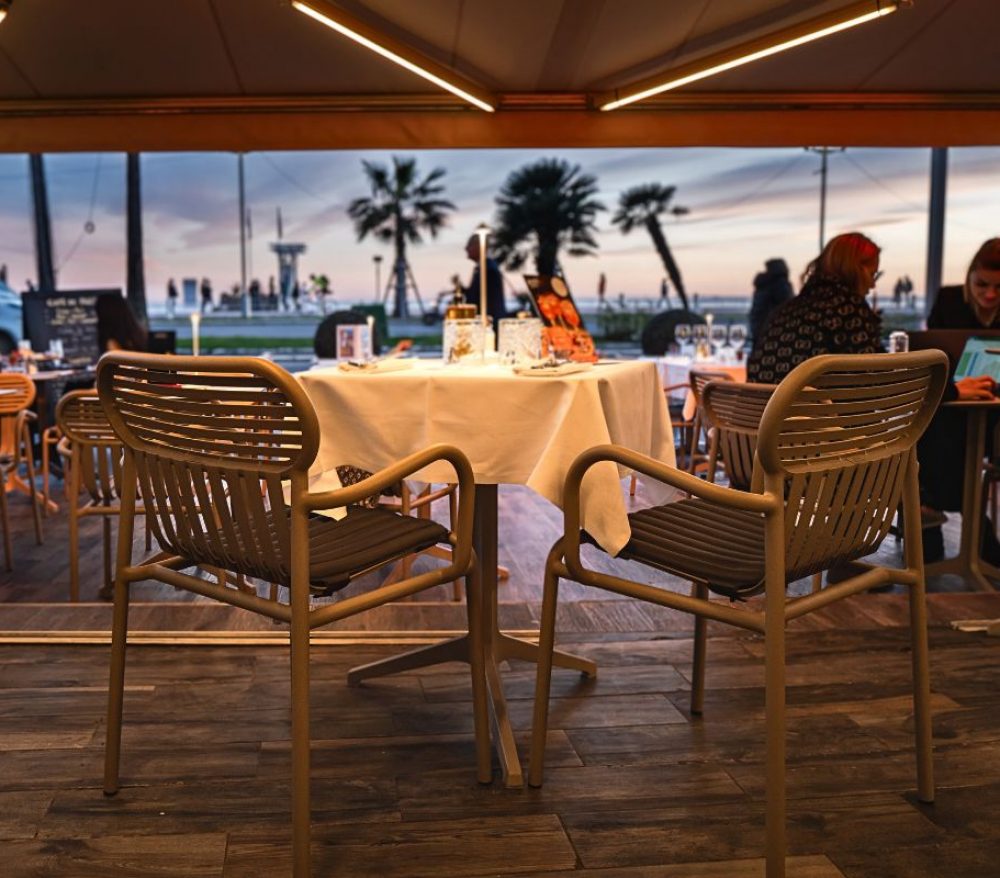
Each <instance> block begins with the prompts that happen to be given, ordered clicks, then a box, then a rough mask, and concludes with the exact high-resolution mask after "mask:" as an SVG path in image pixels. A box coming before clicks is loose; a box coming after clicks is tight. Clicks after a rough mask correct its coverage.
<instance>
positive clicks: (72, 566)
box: [69, 450, 80, 604]
mask: <svg viewBox="0 0 1000 878" xmlns="http://www.w3.org/2000/svg"><path fill="white" fill-rule="evenodd" d="M69 481H70V486H71V487H70V495H71V497H72V499H71V500H70V501H69V599H70V600H71V601H72V602H73V603H74V604H75V603H77V602H78V601H79V600H80V507H79V505H78V504H79V499H80V457H79V452H78V451H75V450H74V453H73V461H72V463H71V464H70V471H69Z"/></svg>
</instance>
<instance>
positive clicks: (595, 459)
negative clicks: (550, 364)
mask: <svg viewBox="0 0 1000 878" xmlns="http://www.w3.org/2000/svg"><path fill="white" fill-rule="evenodd" d="M606 461H610V462H612V463H616V464H620V465H622V466H625V467H628V468H629V469H631V470H633V471H635V472H638V473H642V474H643V475H646V476H650V477H651V478H654V479H656V480H657V481H659V482H663V483H664V484H667V485H672V486H673V487H675V488H679V489H680V490H682V491H685V492H686V493H688V494H692V495H695V496H698V497H702V498H704V499H705V500H710V501H711V502H713V503H718V504H720V505H722V506H729V507H731V508H733V509H744V510H746V511H748V512H760V513H769V512H774V511H776V510H778V509H780V508H781V502H780V500H779V498H778V497H776V496H774V495H772V494H766V493H765V494H751V493H749V492H747V491H737V490H735V489H733V488H724V487H722V486H721V485H714V484H712V483H711V482H706V481H704V480H703V479H699V478H697V477H696V476H693V475H691V474H690V473H686V472H684V471H683V470H679V469H677V468H676V467H673V466H669V465H667V464H664V463H662V462H660V461H658V460H655V459H654V458H652V457H649V456H648V455H645V454H640V453H639V452H637V451H631V450H629V449H628V448H623V447H622V446H620V445H595V446H594V447H593V448H588V449H587V450H586V451H584V452H583V453H582V454H580V455H579V456H578V457H577V459H576V460H574V461H573V464H572V466H570V468H569V472H568V473H567V474H566V483H565V487H564V490H563V527H564V534H563V538H562V554H563V559H564V560H565V562H566V566H567V568H568V569H569V570H570V572H572V573H573V575H574V576H583V575H584V573H585V571H584V568H583V564H582V563H581V561H580V527H581V524H580V511H581V510H580V485H581V483H582V482H583V478H584V476H585V475H586V474H587V471H588V470H589V469H590V468H591V467H592V466H594V465H595V464H597V463H602V462H606Z"/></svg>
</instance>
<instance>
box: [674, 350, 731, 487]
mask: <svg viewBox="0 0 1000 878" xmlns="http://www.w3.org/2000/svg"><path fill="white" fill-rule="evenodd" d="M689 379H690V383H691V395H692V396H693V397H694V405H695V408H694V415H692V417H691V445H690V447H689V448H688V453H687V467H686V469H687V471H688V472H689V473H694V472H697V471H698V470H699V469H706V468H707V466H708V440H707V438H706V436H705V434H706V427H705V417H704V414H703V413H702V410H701V397H702V393H703V392H704V390H705V387H706V386H707V385H708V383H709V382H710V381H732V380H733V376H732V375H730V374H729V373H728V372H721V371H718V370H714V369H692V370H691V372H690V373H689ZM703 440H704V441H703ZM702 447H704V448H705V450H704V451H701V450H700V449H701V448H702Z"/></svg>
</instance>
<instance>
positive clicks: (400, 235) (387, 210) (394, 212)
mask: <svg viewBox="0 0 1000 878" xmlns="http://www.w3.org/2000/svg"><path fill="white" fill-rule="evenodd" d="M361 164H362V165H363V167H364V169H365V176H366V177H367V178H368V184H369V186H370V187H371V195H370V196H366V197H364V198H355V199H354V200H353V201H352V202H351V203H350V205H348V208H347V214H348V216H350V218H351V219H352V220H354V231H355V233H356V234H357V236H358V240H359V241H363V240H364V239H365V238H366V237H367V236H368V235H372V236H374V237H375V238H376V239H377V240H379V241H382V242H384V243H386V244H389V243H391V244H392V245H393V247H394V248H395V253H396V258H395V262H394V263H393V266H392V271H393V276H394V277H395V280H396V301H395V307H394V308H393V316H394V317H406V316H407V307H406V279H407V273H408V265H407V262H406V245H407V244H420V243H421V242H422V241H423V236H422V233H423V232H430V235H431V237H432V238H436V237H437V233H438V232H439V231H440V230H441V229H442V228H443V227H444V226H445V224H446V223H447V220H448V211H451V210H454V209H455V205H454V204H452V203H451V202H450V201H447V200H446V199H444V198H441V197H440V195H441V193H442V192H444V186H443V185H441V183H440V182H439V181H440V180H441V178H442V177H443V176H444V175H445V170H444V168H435V169H434V170H433V171H431V172H430V173H429V174H428V175H427V176H426V177H424V178H423V179H422V180H421V179H419V177H418V175H417V160H416V159H401V158H398V157H396V156H393V157H392V168H391V169H390V168H387V167H386V166H385V165H380V164H376V163H374V162H367V161H362V163H361Z"/></svg>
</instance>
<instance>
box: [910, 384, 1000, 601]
mask: <svg viewBox="0 0 1000 878" xmlns="http://www.w3.org/2000/svg"><path fill="white" fill-rule="evenodd" d="M941 407H942V408H945V409H953V410H955V411H958V412H962V413H964V414H965V416H966V418H967V425H966V432H965V472H964V474H963V481H962V532H961V537H960V538H959V548H958V554H957V555H955V556H953V557H951V558H944V559H943V560H941V561H935V562H933V563H930V564H928V565H927V566H926V568H925V571H924V572H925V574H926V575H927V576H938V575H941V574H945V573H951V574H956V575H958V576H961V577H963V578H964V579H965V580H966V582H968V583H970V584H971V585H972V586H974V587H975V588H977V589H979V590H980V591H996V589H997V586H996V583H997V582H1000V569H998V568H996V567H994V566H993V565H992V564H990V563H988V562H987V561H985V560H984V559H983V558H982V557H981V555H980V547H981V546H982V542H983V518H984V516H983V457H984V456H985V454H986V433H987V430H986V425H987V421H988V418H989V415H990V414H991V413H992V412H1000V399H990V400H951V401H950V402H945V403H942V404H941Z"/></svg>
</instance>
